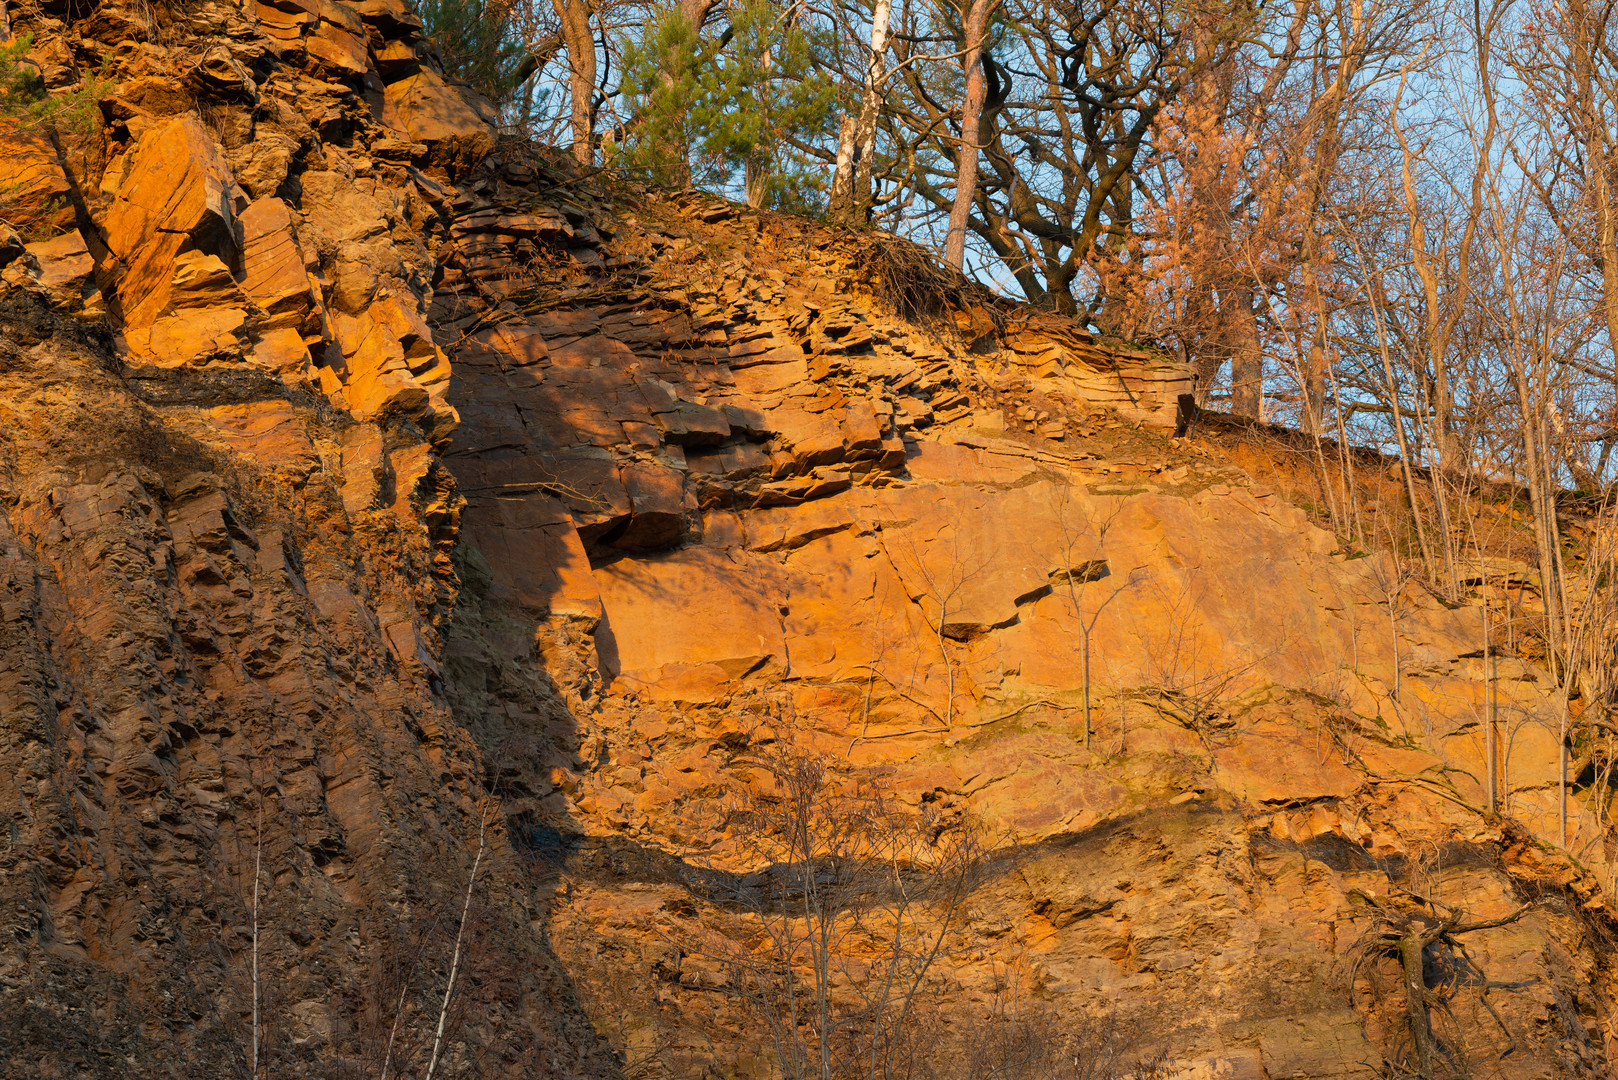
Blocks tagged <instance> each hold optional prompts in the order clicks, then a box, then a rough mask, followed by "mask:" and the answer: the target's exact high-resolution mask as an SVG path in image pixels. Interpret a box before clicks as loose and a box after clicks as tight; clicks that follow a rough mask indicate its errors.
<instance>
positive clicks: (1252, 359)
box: [1221, 287, 1264, 420]
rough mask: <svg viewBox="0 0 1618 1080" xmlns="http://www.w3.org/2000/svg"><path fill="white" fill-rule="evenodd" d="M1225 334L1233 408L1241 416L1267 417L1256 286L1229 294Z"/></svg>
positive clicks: (1258, 418) (1234, 290) (1231, 406)
mask: <svg viewBox="0 0 1618 1080" xmlns="http://www.w3.org/2000/svg"><path fill="white" fill-rule="evenodd" d="M1226 295H1227V296H1228V297H1229V299H1228V300H1227V301H1226V310H1225V312H1224V316H1225V317H1224V319H1222V320H1221V321H1222V322H1223V323H1224V331H1225V332H1224V338H1225V345H1226V348H1227V349H1228V350H1229V352H1230V411H1231V412H1233V413H1235V414H1236V415H1237V416H1250V417H1252V418H1253V419H1254V420H1262V419H1264V353H1263V350H1262V349H1261V348H1260V347H1259V340H1258V320H1257V318H1256V317H1255V316H1254V315H1253V290H1252V289H1250V288H1246V287H1242V288H1236V289H1230V290H1228V291H1227V294H1226Z"/></svg>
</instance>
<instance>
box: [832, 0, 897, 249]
mask: <svg viewBox="0 0 1618 1080" xmlns="http://www.w3.org/2000/svg"><path fill="white" fill-rule="evenodd" d="M892 11H893V0H877V3H876V8H875V9H874V10H873V11H872V12H871V62H870V65H869V66H868V67H867V68H866V70H865V92H864V93H863V94H862V95H861V97H860V111H859V118H858V119H857V120H855V122H854V123H852V124H850V123H848V121H847V120H846V119H845V120H844V122H843V125H842V128H841V131H840V133H839V138H838V146H837V172H836V173H835V174H834V175H833V176H832V183H831V200H830V202H831V206H830V210H831V217H832V220H834V221H836V222H838V223H839V224H843V225H863V224H865V222H866V221H867V220H868V218H869V216H870V210H871V165H872V161H871V159H872V157H873V156H874V155H875V152H876V121H877V116H878V114H879V113H880V112H881V106H882V92H883V86H884V84H885V83H886V82H887V80H888V61H887V56H888V18H889V16H890V15H891V14H892ZM844 162H847V164H846V166H845V164H844Z"/></svg>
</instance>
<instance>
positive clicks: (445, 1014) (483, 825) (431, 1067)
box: [424, 803, 489, 1080]
mask: <svg viewBox="0 0 1618 1080" xmlns="http://www.w3.org/2000/svg"><path fill="white" fill-rule="evenodd" d="M488 824H489V807H488V804H487V803H485V804H484V806H483V817H482V819H481V820H480V821H479V822H478V853H477V857H476V858H474V859H473V860H472V876H471V877H469V878H467V879H466V899H465V900H464V901H462V903H461V925H460V928H459V929H457V930H456V931H455V952H454V954H453V955H452V956H451V958H450V962H449V982H448V983H447V984H446V985H445V987H444V1004H443V1007H442V1008H440V1009H439V1010H438V1031H437V1033H436V1034H434V1035H433V1056H432V1059H431V1060H430V1061H428V1063H427V1074H426V1076H425V1077H424V1080H433V1073H435V1072H437V1071H438V1054H439V1051H440V1049H442V1047H443V1045H444V1024H445V1022H446V1021H448V1019H449V999H450V995H451V994H453V993H454V992H455V972H456V970H457V969H458V968H459V967H460V966H461V942H462V940H463V939H464V938H465V936H466V915H467V912H469V911H471V910H472V886H473V885H475V884H477V880H478V867H479V866H480V865H481V864H482V862H483V848H484V835H485V830H486V829H487V828H488Z"/></svg>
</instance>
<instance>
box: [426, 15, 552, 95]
mask: <svg viewBox="0 0 1618 1080" xmlns="http://www.w3.org/2000/svg"><path fill="white" fill-rule="evenodd" d="M416 10H417V12H418V13H419V14H420V15H421V20H422V22H423V23H424V24H425V26H426V31H427V36H428V38H429V39H430V40H431V41H432V42H433V44H434V46H435V47H436V48H437V50H438V58H439V61H440V62H441V63H442V64H443V67H444V73H445V74H446V75H449V76H451V77H452V78H456V79H460V80H461V81H462V82H464V83H466V84H467V85H469V86H471V87H472V89H474V90H476V91H477V92H478V93H480V94H482V95H483V96H484V97H486V98H488V99H489V100H490V101H492V102H495V103H496V104H503V103H505V102H506V101H507V100H508V99H510V98H511V96H512V95H513V94H514V93H516V91H517V88H518V86H519V85H521V83H522V82H523V80H524V79H526V78H527V76H528V74H530V73H531V71H532V68H531V67H528V66H526V65H525V64H524V63H523V61H524V60H525V59H526V57H527V50H525V49H524V48H523V46H522V42H521V39H520V37H519V36H518V35H517V33H516V32H515V28H514V27H513V26H512V8H511V4H510V2H509V0H420V3H419V4H418V5H417V9H416Z"/></svg>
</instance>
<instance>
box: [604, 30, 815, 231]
mask: <svg viewBox="0 0 1618 1080" xmlns="http://www.w3.org/2000/svg"><path fill="white" fill-rule="evenodd" d="M798 10H799V9H796V8H790V9H783V8H781V7H780V6H778V5H777V4H775V3H773V2H771V0H749V2H748V3H746V4H745V6H743V7H742V8H741V9H740V10H738V11H737V12H736V13H735V14H734V15H733V16H732V18H731V21H730V25H729V28H728V29H727V30H726V32H725V33H724V34H723V35H721V36H716V37H713V38H710V39H708V40H703V39H702V38H699V36H698V35H697V34H696V33H694V32H693V30H692V27H691V25H690V23H689V22H688V21H686V20H685V19H683V18H682V17H681V15H680V14H679V12H678V11H677V10H675V9H672V8H670V9H667V10H665V11H663V12H661V13H660V14H659V15H658V16H657V17H655V18H654V19H653V21H652V22H651V23H649V24H648V26H647V28H646V31H645V33H644V34H643V35H642V37H641V39H640V41H639V42H636V43H633V44H631V45H630V46H629V47H627V48H626V49H625V51H624V66H625V75H624V81H623V86H624V92H625V96H626V100H627V101H628V103H629V109H630V112H631V114H632V117H633V119H632V120H631V122H630V124H629V125H628V127H629V137H628V138H627V139H625V141H624V143H623V144H622V145H621V146H619V147H617V148H615V151H616V152H615V154H614V156H613V157H612V158H611V160H612V161H613V163H614V164H616V165H618V166H620V167H624V168H630V169H635V170H638V171H641V172H644V173H646V174H647V175H649V176H650V177H651V178H652V179H653V180H655V181H657V182H659V183H664V184H686V183H692V184H697V185H699V186H702V187H707V188H711V189H715V190H738V189H739V191H740V193H741V194H742V195H743V196H744V197H745V198H746V200H747V202H748V203H749V204H750V205H753V206H759V207H769V208H774V209H792V210H800V211H802V210H816V209H819V208H820V207H821V206H822V205H823V204H824V194H823V191H822V189H823V187H824V185H823V183H822V182H821V181H820V179H819V178H818V177H817V176H816V175H815V174H814V172H812V171H811V170H810V169H808V168H806V167H805V165H804V163H803V159H802V156H801V155H800V154H799V152H798V151H797V149H796V146H795V144H797V143H804V142H808V141H812V140H814V139H817V138H820V137H822V136H823V135H824V134H825V132H826V130H827V126H828V125H829V124H830V122H831V115H832V104H833V100H834V95H835V91H834V88H833V86H832V83H831V80H830V79H828V78H827V77H826V76H825V75H824V74H823V73H822V72H821V70H820V69H819V66H818V65H817V64H816V63H815V54H816V50H817V49H819V48H820V47H821V46H822V45H823V42H821V41H820V40H819V36H818V35H817V34H816V33H815V32H814V31H813V30H812V29H811V28H808V27H806V26H803V25H801V24H800V22H799V21H798V19H797V18H796V13H797V11H798Z"/></svg>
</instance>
